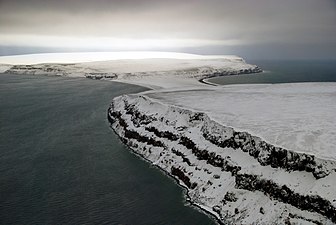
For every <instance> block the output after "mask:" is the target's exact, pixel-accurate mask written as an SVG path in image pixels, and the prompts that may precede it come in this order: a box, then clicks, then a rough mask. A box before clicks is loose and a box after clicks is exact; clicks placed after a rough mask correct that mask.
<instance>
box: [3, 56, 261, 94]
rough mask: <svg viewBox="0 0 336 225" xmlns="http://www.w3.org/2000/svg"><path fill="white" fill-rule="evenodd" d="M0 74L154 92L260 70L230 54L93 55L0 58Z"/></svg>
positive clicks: (197, 84) (196, 84)
mask: <svg viewBox="0 0 336 225" xmlns="http://www.w3.org/2000/svg"><path fill="white" fill-rule="evenodd" d="M0 72H3V73H10V74H30V75H50V76H66V77H87V78H90V79H98V80H100V79H105V80H106V79H108V80H114V81H121V82H127V83H132V84H138V85H142V86H146V87H149V88H154V89H157V88H171V87H176V86H179V87H181V86H183V87H185V86H188V87H191V86H200V85H201V84H200V83H199V82H198V80H201V79H205V78H209V77H215V76H226V75H237V74H250V73H259V72H262V70H261V69H260V68H259V67H258V66H256V65H250V64H247V63H246V62H245V61H244V60H243V59H242V58H241V57H238V56H233V55H216V56H214V55H194V54H186V53H174V52H110V53H109V52H97V53H50V54H33V55H20V56H5V57H0Z"/></svg>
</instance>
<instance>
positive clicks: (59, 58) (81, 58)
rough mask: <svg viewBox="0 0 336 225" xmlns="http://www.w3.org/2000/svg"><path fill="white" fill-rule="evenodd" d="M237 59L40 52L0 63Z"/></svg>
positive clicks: (5, 58)
mask: <svg viewBox="0 0 336 225" xmlns="http://www.w3.org/2000/svg"><path fill="white" fill-rule="evenodd" d="M218 58H224V59H228V58H229V59H239V60H241V58H240V57H238V56H234V55H196V54H188V53H179V52H151V51H136V52H132V51H124V52H72V53H41V54H24V55H12V56H1V57H0V64H12V65H23V64H30V65H31V64H41V63H80V62H97V61H109V60H123V59H218Z"/></svg>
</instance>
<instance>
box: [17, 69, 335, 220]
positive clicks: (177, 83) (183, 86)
mask: <svg viewBox="0 0 336 225" xmlns="http://www.w3.org/2000/svg"><path fill="white" fill-rule="evenodd" d="M16 68H19V70H18V71H19V74H24V73H25V71H26V69H27V68H28V69H29V70H31V68H30V67H16ZM21 68H23V70H22V71H21ZM36 68H37V70H39V69H40V68H39V67H36ZM36 68H34V69H33V70H35V69H36ZM41 68H42V67H41ZM47 68H48V65H47ZM255 68H257V69H258V67H255ZM44 69H45V68H43V70H44ZM70 71H71V70H70ZM37 72H38V73H37V74H36V75H40V73H41V71H37ZM240 72H242V71H241V70H240V71H236V72H235V73H234V74H227V73H232V71H231V72H225V74H224V75H220V76H229V75H230V76H232V75H236V76H239V75H240V74H250V75H251V76H252V75H253V73H251V72H247V73H244V71H243V72H242V73H240ZM260 72H262V71H260ZM14 73H16V72H14ZM153 73H154V72H149V73H148V74H146V73H145V74H144V73H139V74H138V73H135V74H128V73H124V72H122V73H121V74H118V75H116V77H118V79H109V78H110V75H109V73H107V75H106V77H104V76H105V75H104V76H103V77H101V73H94V74H96V75H97V74H98V75H97V76H98V78H97V77H96V76H95V75H94V76H92V73H91V72H89V73H88V74H90V76H85V77H86V78H91V79H94V80H100V79H101V80H111V81H116V82H123V83H128V84H133V85H138V86H141V87H145V88H148V89H149V91H145V92H140V93H138V94H136V95H139V94H141V95H148V94H152V95H153V94H154V95H155V92H157V93H169V92H170V93H173V92H175V93H176V92H180V93H183V91H186V90H187V91H189V92H188V94H189V93H191V92H192V91H195V92H197V91H198V90H201V91H213V90H217V89H220V88H219V87H218V88H216V86H220V85H217V84H214V83H212V82H210V81H209V80H208V78H209V75H208V74H207V73H206V71H203V70H202V72H201V73H198V72H196V73H194V72H192V73H190V71H188V70H186V71H183V72H182V74H183V73H186V74H188V75H187V76H186V77H184V78H183V76H178V75H177V74H175V73H176V71H175V72H173V73H172V74H169V73H168V72H163V73H162V72H159V75H157V76H154V75H153ZM34 74H35V72H34ZM70 74H77V73H76V72H73V71H72V72H70ZM167 74H169V75H171V76H167ZM45 75H46V76H52V75H56V76H59V75H58V74H53V73H51V74H49V75H47V74H45ZM138 75H141V76H140V77H137V76H138ZM217 75H218V74H217ZM217 75H216V77H218V76H217ZM61 76H67V73H64V74H63V75H62V74H61ZM113 76H114V75H113ZM119 76H120V77H119ZM69 77H74V76H72V75H71V76H69ZM76 77H78V76H77V75H76ZM79 77H83V78H84V76H79ZM200 77H201V78H200ZM120 78H121V79H120ZM228 89H230V88H228ZM203 93H204V92H203ZM214 93H215V92H214ZM215 96H216V94H213V95H212V99H213V98H214V97H215ZM113 101H114V100H113ZM158 101H159V102H160V100H158ZM210 101H211V100H210ZM166 104H167V103H166ZM139 105H141V103H139ZM173 105H174V104H171V103H168V107H173ZM188 109H189V110H190V109H191V108H189V107H186V108H185V107H182V109H181V110H182V111H188ZM191 110H193V109H191ZM196 112H197V111H196ZM126 114H132V115H134V116H135V117H137V116H138V112H134V114H133V113H132V112H129V113H126ZM143 115H144V117H143V118H142V117H139V118H136V119H138V120H139V121H140V124H141V120H142V119H144V118H145V119H146V117H147V114H146V113H145V114H143ZM206 116H209V115H206ZM162 118H164V116H163V117H162ZM176 118H180V117H179V115H177V116H176ZM108 119H109V120H110V117H109V114H108ZM214 121H216V120H214ZM217 121H219V120H217ZM147 122H148V121H144V123H147ZM219 124H221V123H219ZM120 125H121V124H120ZM110 127H111V128H112V129H113V130H114V132H115V133H116V134H117V135H118V137H119V138H120V139H121V140H122V142H124V144H125V145H126V147H127V148H128V149H130V150H131V152H132V153H134V154H136V155H137V156H138V157H140V158H141V159H143V160H145V161H147V162H150V164H151V165H154V166H155V167H157V168H159V169H160V170H161V171H163V172H164V173H165V175H166V176H168V177H171V178H173V179H174V180H175V182H177V184H178V185H179V186H180V187H182V189H183V190H184V191H183V192H184V193H185V194H184V199H185V200H186V202H188V203H190V204H191V206H193V207H195V208H197V209H199V210H200V211H202V212H204V213H205V214H206V215H208V216H209V217H210V218H214V219H215V220H216V221H217V223H219V224H223V223H225V222H223V221H224V220H223V217H222V215H221V213H220V212H219V211H220V209H218V207H217V205H215V206H212V208H211V207H207V206H205V205H204V206H203V205H202V204H199V203H198V202H197V201H195V200H193V199H194V197H193V196H192V194H191V192H190V184H189V185H188V183H186V182H185V180H183V179H184V175H183V176H182V175H181V176H182V178H183V179H182V178H181V177H180V174H178V175H176V174H173V171H172V172H169V170H167V168H165V167H162V165H160V164H159V163H157V162H155V161H152V160H150V159H149V158H146V156H145V155H142V154H139V153H138V152H137V151H136V148H137V146H138V144H135V145H134V146H132V144H130V143H133V144H134V142H132V141H131V142H130V143H129V140H126V139H127V138H126V137H123V136H122V133H118V132H117V130H116V127H113V125H112V122H111V121H110ZM229 127H230V128H228V129H229V130H230V129H233V128H237V127H236V126H229ZM241 128H242V127H240V129H241ZM135 129H136V128H135ZM235 130H236V131H234V133H239V132H240V131H239V129H238V132H237V129H235ZM163 131H164V130H163ZM155 132H156V131H155ZM155 132H154V133H155ZM158 132H159V131H158ZM189 133H192V132H191V131H189ZM240 133H244V132H240ZM131 135H135V137H136V138H140V140H141V138H144V139H142V141H140V142H143V141H144V142H146V140H147V141H148V140H150V141H152V140H151V139H146V138H148V137H141V134H140V136H137V135H139V134H136V132H135V133H133V134H132V133H131ZM244 135H245V134H244ZM258 137H262V136H258ZM131 139H132V137H131ZM264 140H267V139H264ZM153 143H154V144H155V145H160V141H159V142H155V141H154V142H153ZM269 143H273V144H274V142H269ZM185 145H186V146H187V145H188V143H185ZM144 146H146V145H144ZM233 146H235V145H233ZM278 146H279V145H278ZM280 146H281V145H280ZM147 147H148V146H146V147H144V148H147ZM187 148H188V147H187ZM234 148H235V147H234ZM272 148H273V147H272ZM275 148H278V149H279V148H280V149H281V147H275ZM149 149H151V147H150V146H149ZM206 149H208V148H207V147H206ZM149 151H150V150H149ZM179 154H180V153H179ZM303 154H304V153H303ZM182 156H183V154H182ZM227 157H229V156H227ZM309 157H310V156H309ZM309 157H308V159H309ZM157 160H158V159H157ZM183 160H185V159H184V158H183ZM258 161H259V159H258ZM189 163H190V162H189ZM230 166H231V164H230ZM263 166H264V165H263ZM272 167H273V166H272ZM201 168H202V166H201ZM172 170H173V169H172ZM311 170H312V168H311V167H310V166H309V167H308V169H307V172H308V171H311ZM314 170H315V169H313V171H314ZM261 171H263V170H261ZM231 172H232V171H231ZM287 172H288V171H287ZM322 173H324V172H323V171H322ZM328 175H329V173H328V172H327V174H326V175H322V176H321V177H324V176H328ZM253 176H254V175H253ZM253 176H252V178H253ZM257 176H259V175H257ZM314 176H315V175H314ZM319 176H320V175H316V176H315V178H316V179H319V178H320V177H319ZM234 177H235V176H234ZM216 179H217V178H216ZM244 179H245V178H244ZM249 179H250V178H249ZM253 179H254V178H253ZM258 179H259V178H258ZM182 181H183V182H182ZM188 182H189V181H188ZM258 182H261V181H258ZM274 187H276V185H275V186H274ZM276 188H277V187H276ZM193 194H194V193H193ZM268 194H269V193H268ZM266 195H267V193H266ZM271 202H272V201H271ZM236 209H237V208H235V210H234V214H238V213H236ZM237 211H238V210H237ZM239 211H240V208H239ZM260 211H261V209H260ZM262 214H264V212H263V213H262ZM290 215H291V214H289V215H288V216H289V217H291V216H290ZM292 215H293V214H292ZM294 215H299V214H294ZM307 215H308V214H307ZM307 215H306V216H307ZM226 216H228V215H226V214H225V218H226ZM289 217H288V218H289ZM301 217H302V216H298V218H299V219H300V218H301ZM302 218H306V221H310V220H311V217H310V214H309V215H308V217H302ZM302 218H301V219H302ZM309 218H310V219H309ZM331 218H332V217H331ZM302 220H303V219H302ZM319 220H321V221H322V219H321V218H320V219H319ZM238 221H239V220H238ZM266 221H267V220H266ZM270 221H272V220H269V221H268V222H270ZM245 222H246V221H245Z"/></svg>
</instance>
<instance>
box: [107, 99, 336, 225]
mask: <svg viewBox="0 0 336 225" xmlns="http://www.w3.org/2000/svg"><path fill="white" fill-rule="evenodd" d="M108 119H109V121H110V123H111V126H112V127H113V129H114V130H115V132H116V133H117V134H118V135H119V136H120V138H121V140H122V141H123V142H124V143H125V144H127V145H128V146H129V147H130V148H131V149H132V150H133V151H134V152H135V153H137V154H138V155H140V156H142V157H143V158H145V159H147V160H149V161H150V162H152V163H153V164H154V165H157V166H158V167H160V168H161V169H162V170H164V171H166V172H167V173H168V174H170V175H171V176H173V177H174V178H176V179H177V180H178V181H179V183H180V184H181V185H182V186H184V187H185V188H186V189H187V193H188V198H189V200H190V201H191V202H192V203H193V204H195V205H197V206H199V207H201V208H203V209H204V210H206V211H208V212H210V213H212V214H214V215H215V216H216V217H217V218H218V219H219V221H221V223H224V224H251V223H255V224H288V223H289V222H291V223H292V222H294V223H295V222H297V223H304V224H334V223H336V192H335V190H334V188H335V185H336V171H335V168H336V163H335V162H334V161H328V160H322V159H319V158H316V157H315V156H314V155H308V154H303V153H296V152H294V151H291V150H290V149H284V148H280V147H276V146H273V145H272V144H271V143H267V142H265V141H264V140H262V139H261V138H259V137H256V136H253V135H251V134H249V133H247V132H241V131H236V130H235V129H233V128H230V127H226V126H223V125H221V124H219V123H217V122H215V121H213V120H211V119H210V118H209V117H208V116H207V115H206V114H205V113H201V112H196V111H192V110H187V109H183V108H180V107H176V106H172V105H166V104H163V103H161V102H159V101H157V100H154V99H152V98H149V97H146V96H143V95H128V96H120V97H117V98H115V99H114V100H113V102H112V104H111V106H110V108H109V110H108Z"/></svg>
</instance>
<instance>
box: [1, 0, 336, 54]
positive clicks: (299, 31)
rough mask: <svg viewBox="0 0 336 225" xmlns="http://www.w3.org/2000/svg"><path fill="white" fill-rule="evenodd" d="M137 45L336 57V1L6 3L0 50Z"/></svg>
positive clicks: (125, 48) (58, 0)
mask: <svg viewBox="0 0 336 225" xmlns="http://www.w3.org/2000/svg"><path fill="white" fill-rule="evenodd" d="M138 50H139V51H140V50H141V51H144V50H146V51H175V52H176V51H177V52H187V53H197V54H236V55H239V56H242V57H245V58H250V59H336V0H281V1H280V0H0V55H13V54H24V53H39V52H73V51H138Z"/></svg>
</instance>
